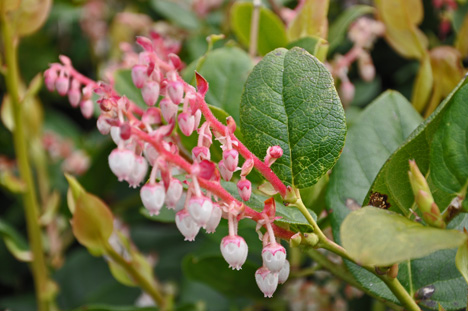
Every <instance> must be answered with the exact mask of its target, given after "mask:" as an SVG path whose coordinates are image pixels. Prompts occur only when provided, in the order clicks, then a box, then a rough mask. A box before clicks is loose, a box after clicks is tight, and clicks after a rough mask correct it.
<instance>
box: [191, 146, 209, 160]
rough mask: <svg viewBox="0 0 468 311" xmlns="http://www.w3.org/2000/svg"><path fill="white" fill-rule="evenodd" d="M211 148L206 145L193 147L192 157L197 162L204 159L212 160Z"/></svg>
mask: <svg viewBox="0 0 468 311" xmlns="http://www.w3.org/2000/svg"><path fill="white" fill-rule="evenodd" d="M210 157H211V155H210V148H207V147H204V146H200V147H199V146H197V147H194V148H193V149H192V158H193V160H194V161H196V162H201V161H203V160H210Z"/></svg>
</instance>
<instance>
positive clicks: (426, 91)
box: [411, 54, 434, 113]
mask: <svg viewBox="0 0 468 311" xmlns="http://www.w3.org/2000/svg"><path fill="white" fill-rule="evenodd" d="M433 82H434V79H433V77H432V68H431V60H430V57H429V55H428V54H426V55H425V56H424V57H423V58H422V59H421V62H420V64H419V71H418V75H417V76H416V80H415V82H414V87H413V94H412V95H411V103H412V104H413V106H414V109H416V110H417V111H418V112H419V113H421V112H422V111H423V110H424V108H425V107H426V105H427V103H428V101H429V98H430V97H431V93H432V85H433Z"/></svg>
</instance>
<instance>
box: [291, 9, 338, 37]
mask: <svg viewBox="0 0 468 311" xmlns="http://www.w3.org/2000/svg"><path fill="white" fill-rule="evenodd" d="M329 4H330V1H329V0H309V1H305V3H304V6H303V7H302V8H301V10H300V11H299V13H297V15H296V17H295V18H294V19H293V21H292V22H291V23H290V25H289V27H288V38H289V41H294V40H297V39H300V38H303V37H308V36H316V37H320V38H324V39H326V38H327V34H328V19H327V14H328V6H329Z"/></svg>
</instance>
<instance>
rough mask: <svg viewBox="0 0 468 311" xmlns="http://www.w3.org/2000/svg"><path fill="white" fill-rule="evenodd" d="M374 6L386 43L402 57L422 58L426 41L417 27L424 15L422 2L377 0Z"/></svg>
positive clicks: (417, 0)
mask: <svg viewBox="0 0 468 311" xmlns="http://www.w3.org/2000/svg"><path fill="white" fill-rule="evenodd" d="M375 5H376V8H377V11H378V15H379V17H380V19H381V20H382V21H383V23H384V24H385V27H386V31H385V39H386V40H387V41H388V43H389V44H390V45H391V46H392V47H393V48H394V49H395V50H396V51H397V52H398V53H400V54H401V55H402V56H404V57H407V58H416V59H421V58H423V57H424V55H425V53H426V49H427V45H428V41H427V38H426V36H425V35H424V33H423V32H422V31H421V30H420V29H419V28H418V27H417V25H419V24H420V23H421V21H422V19H423V14H424V11H423V6H422V0H410V1H407V0H377V1H375Z"/></svg>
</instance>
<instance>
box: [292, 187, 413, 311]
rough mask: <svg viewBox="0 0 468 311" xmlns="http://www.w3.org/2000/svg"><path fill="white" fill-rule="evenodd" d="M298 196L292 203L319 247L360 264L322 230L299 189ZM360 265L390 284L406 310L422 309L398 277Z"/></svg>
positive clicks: (390, 287)
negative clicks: (307, 224)
mask: <svg viewBox="0 0 468 311" xmlns="http://www.w3.org/2000/svg"><path fill="white" fill-rule="evenodd" d="M297 197H298V199H297V201H296V202H295V203H294V204H292V205H294V206H296V207H297V208H298V209H299V211H300V212H301V213H302V214H303V215H304V217H305V218H306V219H307V221H308V222H309V224H310V225H311V226H312V228H313V230H314V233H315V234H317V236H318V237H319V242H318V244H317V247H322V248H324V249H326V250H329V251H331V252H333V253H335V254H337V255H339V256H340V257H342V258H344V259H347V260H349V261H351V262H353V263H355V264H358V263H357V262H356V261H354V260H353V258H351V257H350V256H349V254H348V252H347V251H346V250H345V249H344V248H343V247H341V246H340V245H338V244H336V243H335V242H333V241H331V240H330V239H328V238H327V237H326V236H325V234H324V233H323V232H322V230H321V229H320V227H319V226H318V225H317V223H316V222H315V220H314V218H313V217H312V215H310V213H309V211H308V210H307V208H306V207H305V205H304V203H303V202H302V200H301V198H300V194H299V191H297ZM360 266H361V267H363V268H364V269H366V270H368V271H370V272H372V273H373V274H375V275H376V276H378V277H379V278H380V279H381V280H382V281H383V282H384V283H385V284H386V285H387V286H388V288H389V289H390V290H391V291H392V293H393V294H394V295H395V296H396V297H397V299H398V300H399V301H400V302H401V304H402V306H403V307H405V309H406V310H408V311H420V310H421V309H420V308H419V306H418V305H417V304H416V302H415V301H414V299H413V298H412V297H411V296H410V294H409V293H408V292H407V291H406V289H405V288H404V287H403V286H402V285H401V283H400V281H398V279H397V278H395V279H394V278H390V277H388V276H386V275H378V274H377V273H376V272H375V267H373V266H363V265H360Z"/></svg>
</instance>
